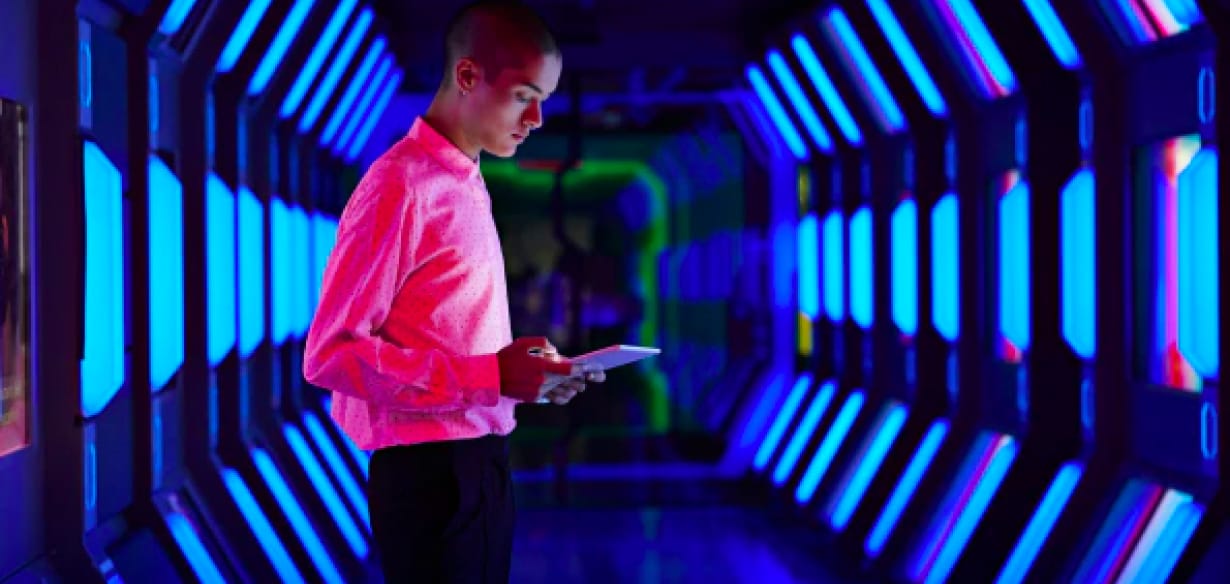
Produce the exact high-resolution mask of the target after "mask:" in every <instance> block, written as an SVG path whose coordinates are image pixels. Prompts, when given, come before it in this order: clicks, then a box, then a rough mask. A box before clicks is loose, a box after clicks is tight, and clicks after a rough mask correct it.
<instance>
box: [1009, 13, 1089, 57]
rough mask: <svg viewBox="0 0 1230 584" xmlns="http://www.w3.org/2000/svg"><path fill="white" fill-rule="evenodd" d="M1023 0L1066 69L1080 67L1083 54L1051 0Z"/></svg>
mask: <svg viewBox="0 0 1230 584" xmlns="http://www.w3.org/2000/svg"><path fill="white" fill-rule="evenodd" d="M1023 1H1024V2H1025V8H1026V9H1028V10H1029V15H1030V16H1031V17H1033V19H1034V24H1037V25H1038V30H1041V31H1042V36H1044V37H1046V42H1047V44H1049V45H1050V46H1051V52H1052V53H1055V59H1056V60H1058V61H1059V64H1060V65H1063V67H1064V68H1065V69H1077V68H1079V67H1080V66H1081V54H1080V52H1079V51H1077V50H1076V44H1075V43H1073V42H1072V36H1071V35H1069V34H1068V29H1067V28H1065V27H1064V26H1063V21H1062V20H1060V19H1059V15H1057V14H1055V9H1054V8H1053V7H1051V2H1050V0H1023Z"/></svg>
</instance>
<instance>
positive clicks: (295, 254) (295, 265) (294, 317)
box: [290, 205, 313, 339]
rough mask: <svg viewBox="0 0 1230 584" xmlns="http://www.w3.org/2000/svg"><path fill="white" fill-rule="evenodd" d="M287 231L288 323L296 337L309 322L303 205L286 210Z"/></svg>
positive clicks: (308, 270)
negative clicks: (288, 233)
mask: <svg viewBox="0 0 1230 584" xmlns="http://www.w3.org/2000/svg"><path fill="white" fill-rule="evenodd" d="M290 233H291V237H290V240H291V242H292V243H291V248H290V249H291V250H294V251H292V252H291V253H290V256H291V262H290V263H291V266H292V269H291V282H292V284H291V288H290V289H291V292H290V298H291V325H290V331H291V333H292V334H294V335H295V338H296V339H302V338H303V337H304V336H305V335H307V330H308V327H309V326H311V324H312V312H313V311H312V300H311V299H312V289H311V283H312V276H311V274H312V253H311V250H312V241H311V234H310V227H309V225H308V217H307V213H306V212H305V211H304V210H303V207H300V206H297V205H296V206H294V207H292V208H291V210H290Z"/></svg>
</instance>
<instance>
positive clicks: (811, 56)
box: [790, 34, 863, 146]
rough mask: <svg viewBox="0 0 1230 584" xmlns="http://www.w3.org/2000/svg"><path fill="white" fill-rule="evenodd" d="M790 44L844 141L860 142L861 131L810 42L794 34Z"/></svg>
mask: <svg viewBox="0 0 1230 584" xmlns="http://www.w3.org/2000/svg"><path fill="white" fill-rule="evenodd" d="M790 46H791V47H793V48H794V53H795V54H796V55H798V57H799V62H800V63H802V64H803V69H804V70H805V71H807V76H808V77H810V78H811V82H812V84H814V85H815V86H816V91H819V92H820V99H821V100H823V101H824V106H825V107H827V108H828V110H829V113H830V114H832V116H833V121H835V122H837V127H838V128H839V129H841V134H842V135H843V136H845V137H846V141H847V142H849V143H850V144H853V145H855V146H858V145H860V144H862V143H863V133H862V131H861V130H859V129H858V124H857V123H855V122H854V116H852V115H850V109H849V108H847V107H846V102H845V101H844V100H843V99H841V94H840V93H838V92H837V87H836V86H834V85H833V80H832V79H831V78H830V77H829V73H828V71H825V69H824V66H823V65H821V64H820V59H819V58H817V57H816V53H815V51H813V50H812V48H811V43H809V42H807V39H806V38H804V37H803V35H799V34H796V35H794V38H792V39H791V40H790Z"/></svg>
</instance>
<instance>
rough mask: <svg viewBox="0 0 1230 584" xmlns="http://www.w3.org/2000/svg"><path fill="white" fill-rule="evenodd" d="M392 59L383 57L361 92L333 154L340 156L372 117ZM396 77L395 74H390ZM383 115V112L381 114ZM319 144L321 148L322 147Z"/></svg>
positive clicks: (389, 72)
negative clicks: (372, 107) (368, 83)
mask: <svg viewBox="0 0 1230 584" xmlns="http://www.w3.org/2000/svg"><path fill="white" fill-rule="evenodd" d="M393 70H394V67H393V58H392V57H385V58H384V60H383V61H382V62H381V63H380V69H378V70H377V71H376V74H375V75H373V76H372V79H371V82H370V85H368V86H367V88H366V90H365V91H364V92H363V99H361V100H359V104H358V105H357V106H356V107H355V109H354V112H353V115H351V116H350V121H348V122H347V123H346V129H345V130H344V131H342V133H341V135H339V136H338V138H337V142H335V143H334V144H333V153H334V154H341V153H342V152H343V151H344V150H345V149H346V146H348V145H349V144H350V142H351V140H352V139H353V138H354V136H355V132H357V131H358V130H359V128H360V127H361V126H363V125H365V122H367V121H368V120H370V119H371V118H373V117H376V116H374V115H373V114H374V113H375V112H373V111H371V110H370V109H369V108H371V106H372V103H373V102H374V101H375V100H376V96H377V94H379V93H381V91H380V90H381V89H382V88H387V84H388V80H389V75H390V74H391V73H392V72H393ZM392 74H393V75H396V73H392ZM381 113H383V112H381ZM324 145H325V144H324V143H321V146H324Z"/></svg>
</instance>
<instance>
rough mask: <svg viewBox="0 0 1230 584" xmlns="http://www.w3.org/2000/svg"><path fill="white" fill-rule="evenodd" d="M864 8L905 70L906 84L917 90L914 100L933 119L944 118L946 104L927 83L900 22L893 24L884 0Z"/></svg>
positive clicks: (869, 2)
mask: <svg viewBox="0 0 1230 584" xmlns="http://www.w3.org/2000/svg"><path fill="white" fill-rule="evenodd" d="M867 8H868V9H869V10H871V15H872V16H873V17H874V18H875V20H876V24H877V25H879V27H880V30H881V31H882V32H883V33H884V36H885V37H887V38H888V43H889V45H891V46H892V48H893V53H894V54H895V55H896V56H897V60H898V61H899V62H900V63H901V66H902V67H903V68H904V69H905V73H906V75H908V76H909V77H910V82H911V83H913V84H914V89H916V90H918V96H919V97H920V98H922V101H923V104H925V105H926V106H927V110H928V111H930V112H931V113H932V114H934V115H935V116H937V117H941V118H942V117H947V116H948V104H947V102H945V101H944V97H943V96H942V95H940V89H939V88H938V87H936V85H935V81H934V80H933V79H931V73H929V72H928V71H927V67H926V66H925V65H923V62H922V59H920V58H919V57H918V50H917V49H915V48H914V43H912V42H911V41H910V37H909V36H907V35H906V34H905V30H903V29H902V28H901V22H899V21H898V20H897V15H896V14H894V13H893V9H892V8H889V6H888V2H887V0H867Z"/></svg>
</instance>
